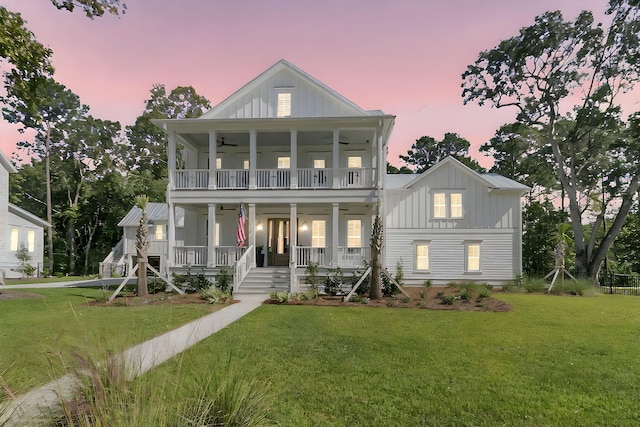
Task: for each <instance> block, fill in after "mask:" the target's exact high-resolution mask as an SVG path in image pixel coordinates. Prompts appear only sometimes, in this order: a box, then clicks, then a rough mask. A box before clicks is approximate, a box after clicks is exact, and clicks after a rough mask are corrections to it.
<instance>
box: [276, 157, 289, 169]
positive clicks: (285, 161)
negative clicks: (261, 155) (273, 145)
mask: <svg viewBox="0 0 640 427" xmlns="http://www.w3.org/2000/svg"><path fill="white" fill-rule="evenodd" d="M290 167H291V157H278V169H289V168H290Z"/></svg>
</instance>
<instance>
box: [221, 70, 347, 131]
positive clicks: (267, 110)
mask: <svg viewBox="0 0 640 427" xmlns="http://www.w3.org/2000/svg"><path fill="white" fill-rule="evenodd" d="M278 91H284V92H287V91H290V92H291V117H338V116H349V115H353V110H352V109H350V108H348V107H346V106H344V105H343V104H342V103H340V102H337V101H336V99H335V98H333V97H331V96H329V95H327V93H326V92H325V91H321V90H319V88H317V87H315V86H313V85H310V84H309V83H308V82H307V81H305V80H303V79H302V78H301V77H299V76H298V75H296V74H294V73H291V72H288V71H287V70H282V71H280V72H278V73H276V74H275V75H274V76H272V77H270V78H269V79H268V80H267V81H266V82H265V83H264V84H261V85H260V86H259V87H257V88H255V89H254V90H253V91H249V92H248V93H246V94H245V95H244V96H242V97H241V98H240V99H238V100H237V101H236V102H234V103H232V104H230V105H228V106H226V107H225V108H224V109H223V110H221V111H219V112H218V113H217V118H230V119H250V118H273V117H276V105H277V97H278Z"/></svg>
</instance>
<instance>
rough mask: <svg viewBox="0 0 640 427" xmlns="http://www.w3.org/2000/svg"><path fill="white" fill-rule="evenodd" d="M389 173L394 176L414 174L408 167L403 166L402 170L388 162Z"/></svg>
mask: <svg viewBox="0 0 640 427" xmlns="http://www.w3.org/2000/svg"><path fill="white" fill-rule="evenodd" d="M387 173H388V174H392V175H397V174H401V175H410V174H413V171H412V170H411V169H409V168H408V167H406V166H402V167H401V168H400V169H398V168H397V167H395V166H393V165H392V164H391V163H389V162H387Z"/></svg>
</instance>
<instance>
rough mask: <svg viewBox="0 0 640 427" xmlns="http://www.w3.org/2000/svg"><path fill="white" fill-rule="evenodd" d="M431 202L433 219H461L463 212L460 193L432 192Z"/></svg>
mask: <svg viewBox="0 0 640 427" xmlns="http://www.w3.org/2000/svg"><path fill="white" fill-rule="evenodd" d="M432 200H433V217H434V218H438V219H444V218H456V219H457V218H462V217H463V212H464V211H463V205H462V203H463V201H462V192H461V191H435V192H433V196H432Z"/></svg>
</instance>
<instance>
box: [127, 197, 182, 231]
mask: <svg viewBox="0 0 640 427" xmlns="http://www.w3.org/2000/svg"><path fill="white" fill-rule="evenodd" d="M146 212H147V222H152V221H168V220H169V206H168V205H167V204H166V203H157V202H149V203H147V208H146ZM141 215H142V209H140V208H139V207H137V206H134V207H132V208H131V210H130V211H129V212H128V213H127V214H126V215H125V216H124V218H122V220H121V221H120V222H119V223H118V227H130V226H138V224H139V222H140V216H141ZM182 218H184V209H183V208H181V207H178V208H176V222H177V223H180V221H181V219H182Z"/></svg>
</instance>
